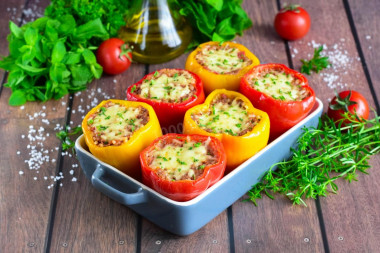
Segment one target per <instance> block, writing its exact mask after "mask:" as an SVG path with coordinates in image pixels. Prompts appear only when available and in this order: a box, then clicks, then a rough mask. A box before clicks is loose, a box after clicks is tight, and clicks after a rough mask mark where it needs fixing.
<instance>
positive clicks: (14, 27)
mask: <svg viewBox="0 0 380 253" xmlns="http://www.w3.org/2000/svg"><path fill="white" fill-rule="evenodd" d="M9 30H11V33H12V34H13V36H15V37H16V38H17V39H22V38H23V37H24V32H23V31H22V29H21V28H20V27H18V26H17V25H16V24H15V23H13V22H12V21H9Z"/></svg>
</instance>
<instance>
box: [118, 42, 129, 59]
mask: <svg viewBox="0 0 380 253" xmlns="http://www.w3.org/2000/svg"><path fill="white" fill-rule="evenodd" d="M120 49H121V52H120V55H119V58H120V60H122V61H124V59H123V56H125V57H127V59H128V60H129V61H130V62H132V58H131V57H130V56H129V53H132V49H131V48H130V47H129V44H128V43H124V44H123V45H121V47H120Z"/></svg>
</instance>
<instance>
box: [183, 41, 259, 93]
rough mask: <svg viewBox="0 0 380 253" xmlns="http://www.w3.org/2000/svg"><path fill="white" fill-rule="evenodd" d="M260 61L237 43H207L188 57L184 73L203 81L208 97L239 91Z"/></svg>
mask: <svg viewBox="0 0 380 253" xmlns="http://www.w3.org/2000/svg"><path fill="white" fill-rule="evenodd" d="M259 64H260V61H259V59H258V58H257V57H256V56H255V55H254V54H253V53H251V52H250V51H249V50H248V49H247V48H246V47H245V46H243V45H241V44H238V43H234V42H224V43H222V44H221V43H219V42H214V41H212V42H206V43H203V44H201V45H199V46H198V47H197V49H195V50H194V51H193V52H192V53H190V55H189V56H188V58H187V60H186V64H185V69H187V70H189V71H192V72H194V73H195V74H197V75H198V76H199V77H200V78H201V79H202V81H203V87H204V91H205V93H206V94H210V93H211V92H212V91H213V90H215V89H227V90H234V91H238V90H239V85H240V79H241V78H242V77H243V76H244V74H245V73H247V72H248V70H250V69H251V68H252V67H253V66H256V65H259Z"/></svg>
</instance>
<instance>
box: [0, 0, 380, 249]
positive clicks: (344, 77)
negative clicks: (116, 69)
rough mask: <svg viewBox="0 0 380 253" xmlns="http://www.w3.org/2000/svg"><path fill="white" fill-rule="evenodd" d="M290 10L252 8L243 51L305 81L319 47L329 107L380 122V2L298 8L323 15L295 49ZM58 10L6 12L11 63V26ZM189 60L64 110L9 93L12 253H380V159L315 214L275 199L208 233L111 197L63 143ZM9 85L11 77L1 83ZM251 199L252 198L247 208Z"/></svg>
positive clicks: (2, 163) (1, 18)
mask: <svg viewBox="0 0 380 253" xmlns="http://www.w3.org/2000/svg"><path fill="white" fill-rule="evenodd" d="M284 2H285V1H276V0H268V1H262V0H255V1H253V0H245V2H244V8H245V10H246V11H247V12H248V14H249V16H250V17H251V18H252V21H253V27H252V28H251V29H249V30H247V31H246V32H245V33H244V36H242V37H239V38H237V41H238V42H240V43H242V44H244V45H245V46H247V47H248V48H249V49H250V50H251V51H252V52H254V53H255V54H256V55H257V56H258V58H259V59H260V61H261V62H262V63H269V62H277V63H284V64H286V65H289V66H290V67H292V68H294V69H296V70H299V69H300V66H301V64H300V59H308V58H310V56H311V55H312V53H313V49H314V47H317V46H318V45H325V47H326V49H325V50H324V51H325V52H326V54H327V55H328V56H329V57H330V60H331V61H332V63H333V67H332V68H329V69H327V70H324V71H322V72H321V73H320V74H312V75H311V76H308V79H309V83H310V84H311V86H312V87H313V88H314V90H315V92H316V94H317V97H319V98H320V99H321V100H322V101H323V102H324V106H325V108H326V106H327V103H328V99H329V98H332V97H333V95H334V92H333V91H334V89H336V90H338V91H340V90H343V89H354V90H357V91H359V92H361V93H363V94H364V95H365V96H366V97H367V98H368V100H369V103H370V105H371V106H372V107H373V108H374V109H376V110H377V111H378V112H379V110H380V109H379V99H380V71H379V69H380V57H379V56H380V55H379V52H378V50H379V49H380V37H379V35H380V31H379V29H380V22H379V17H378V16H379V13H380V1H378V0H367V1H364V0H344V1H342V0H320V1H311V0H310V1H307V0H301V1H298V3H300V4H301V5H302V6H304V8H305V9H307V10H308V11H309V13H310V15H311V20H312V26H311V30H310V32H309V33H308V34H307V36H306V37H304V38H303V39H301V40H298V41H294V42H284V41H283V40H281V39H280V38H279V37H278V36H277V35H276V33H275V32H274V29H273V25H272V24H273V20H274V16H275V14H276V13H277V11H278V9H279V8H278V7H279V6H280V5H282V4H284ZM48 3H49V1H47V0H2V1H0V34H1V36H0V55H7V54H8V43H7V41H6V35H7V34H8V33H9V29H8V22H9V20H12V21H14V22H16V23H17V24H22V23H24V22H26V21H29V20H31V19H33V18H36V17H38V16H40V15H41V14H42V13H43V10H44V8H45V7H46V6H47V5H48ZM185 59H186V55H183V56H181V57H180V58H178V59H176V60H173V61H171V62H168V63H165V64H159V65H142V64H133V65H132V67H131V68H130V69H129V70H128V71H127V72H125V73H123V74H121V75H117V76H106V77H103V78H101V79H100V80H96V81H94V82H93V83H91V84H90V85H89V86H88V89H87V90H86V91H83V92H80V93H76V94H73V95H71V96H65V97H64V98H63V99H60V100H58V101H49V102H46V103H27V104H26V105H25V106H21V107H11V106H9V105H8V99H9V96H10V90H9V88H5V87H3V85H2V87H1V88H0V106H1V107H0V108H1V110H0V132H1V134H0V142H1V143H3V148H2V149H1V153H0V252H174V251H175V252H379V251H380V240H379V239H380V179H379V178H380V170H379V169H380V155H376V156H374V157H373V158H372V159H371V160H370V164H371V166H372V168H371V169H370V170H369V173H370V175H369V176H368V175H364V174H361V175H359V176H358V180H359V181H358V182H354V183H351V184H349V183H348V182H346V181H344V180H341V181H339V182H338V186H339V193H338V195H333V194H332V195H329V196H328V197H327V198H321V199H318V200H316V201H314V200H308V201H307V205H308V207H303V206H293V205H292V204H291V202H290V201H289V200H287V199H285V198H282V197H277V198H276V200H274V201H273V200H270V199H268V198H263V199H262V200H259V201H258V203H259V206H258V207H255V206H254V205H253V204H251V203H246V202H242V201H241V200H238V201H236V202H235V203H234V204H233V205H232V206H230V207H229V208H228V209H227V210H225V211H223V212H222V213H221V214H220V215H219V216H217V217H216V218H215V219H213V220H212V221H211V222H210V223H208V224H207V225H206V226H204V227H203V228H201V229H200V230H199V231H197V232H195V233H194V234H191V235H189V236H186V237H180V236H176V235H173V234H170V233H168V232H166V231H164V230H162V229H160V228H159V227H157V226H156V225H154V224H152V223H151V222H149V221H147V220H145V219H144V218H143V217H141V216H139V215H137V214H136V213H134V212H133V211H131V210H130V209H129V208H128V207H125V206H122V205H120V204H118V203H117V202H115V201H113V200H111V199H110V198H108V197H106V196H105V195H103V194H101V193H100V192H98V191H97V190H95V188H94V187H93V186H92V185H91V183H90V182H89V181H88V180H87V179H86V178H85V176H84V174H83V173H82V171H81V168H80V166H79V162H78V160H77V159H76V158H75V157H73V156H71V155H70V153H66V152H61V150H60V148H59V147H60V141H59V140H58V139H57V138H56V137H55V133H56V132H57V131H58V130H59V129H61V128H63V127H64V126H65V125H70V126H72V127H74V126H78V125H79V124H80V123H81V121H82V118H83V116H84V115H85V114H86V113H87V112H88V111H89V109H90V108H92V107H93V106H95V105H96V104H97V103H99V102H100V101H101V100H103V99H106V98H118V99H124V98H125V90H126V88H127V87H128V86H129V85H131V84H133V83H134V82H136V81H138V80H139V79H141V77H142V76H143V75H144V74H145V73H148V72H152V71H154V70H156V69H160V68H163V67H176V68H183V67H184V63H185ZM0 75H1V80H2V84H4V83H5V82H6V78H7V74H6V73H5V72H4V71H1V72H0ZM243 198H244V197H242V199H243Z"/></svg>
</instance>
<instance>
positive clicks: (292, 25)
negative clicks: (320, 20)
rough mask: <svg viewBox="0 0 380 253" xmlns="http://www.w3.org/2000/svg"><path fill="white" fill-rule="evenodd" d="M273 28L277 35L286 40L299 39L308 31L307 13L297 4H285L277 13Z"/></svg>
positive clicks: (308, 17) (308, 18) (308, 19)
mask: <svg viewBox="0 0 380 253" xmlns="http://www.w3.org/2000/svg"><path fill="white" fill-rule="evenodd" d="M274 28H275V29H276V32H277V33H278V35H280V36H281V37H282V38H284V39H286V40H297V39H300V38H302V37H303V36H305V35H306V34H307V32H308V31H309V28H310V16H309V13H308V12H307V11H305V9H303V8H301V7H300V6H299V5H288V6H285V7H284V8H282V9H281V10H280V12H279V13H277V15H276V17H275V19H274Z"/></svg>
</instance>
